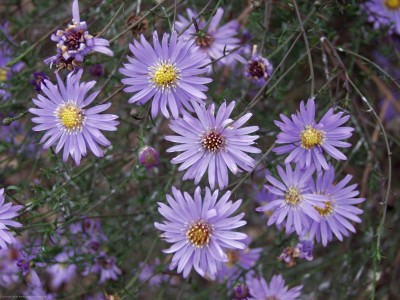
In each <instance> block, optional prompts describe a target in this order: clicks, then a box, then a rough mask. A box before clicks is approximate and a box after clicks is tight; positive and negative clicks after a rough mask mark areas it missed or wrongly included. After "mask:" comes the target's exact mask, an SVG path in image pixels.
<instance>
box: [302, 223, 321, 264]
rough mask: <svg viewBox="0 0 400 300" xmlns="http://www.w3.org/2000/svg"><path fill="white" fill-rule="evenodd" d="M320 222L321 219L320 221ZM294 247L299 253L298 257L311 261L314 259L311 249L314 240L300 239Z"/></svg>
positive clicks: (312, 248)
mask: <svg viewBox="0 0 400 300" xmlns="http://www.w3.org/2000/svg"><path fill="white" fill-rule="evenodd" d="M321 222H322V221H321ZM296 248H297V249H299V251H300V254H299V258H302V259H305V260H308V261H311V260H313V259H314V256H313V250H314V242H313V241H312V240H300V241H299V242H298V243H297V245H296Z"/></svg>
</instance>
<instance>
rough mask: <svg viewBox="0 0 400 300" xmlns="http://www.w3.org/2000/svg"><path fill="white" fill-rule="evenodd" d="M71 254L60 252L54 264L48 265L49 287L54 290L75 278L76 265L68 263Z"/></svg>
mask: <svg viewBox="0 0 400 300" xmlns="http://www.w3.org/2000/svg"><path fill="white" fill-rule="evenodd" d="M70 258H71V253H69V252H61V253H60V254H58V255H57V256H56V257H55V258H54V260H55V261H56V263H54V264H52V265H49V266H48V268H47V272H48V273H49V274H50V276H51V285H52V287H53V288H54V289H58V288H59V287H60V286H61V285H62V284H63V283H68V282H69V281H70V280H72V279H73V278H75V276H76V275H77V274H76V265H75V264H74V263H71V262H70Z"/></svg>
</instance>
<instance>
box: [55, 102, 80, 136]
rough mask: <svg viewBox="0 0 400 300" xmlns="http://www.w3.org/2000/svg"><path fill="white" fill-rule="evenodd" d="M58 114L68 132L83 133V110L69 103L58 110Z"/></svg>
mask: <svg viewBox="0 0 400 300" xmlns="http://www.w3.org/2000/svg"><path fill="white" fill-rule="evenodd" d="M56 114H57V116H58V117H59V118H60V121H61V124H62V125H63V126H64V127H65V129H66V130H67V131H69V132H71V131H82V124H83V122H84V119H85V116H84V115H83V113H82V111H81V109H80V108H79V107H77V106H76V105H75V104H69V103H67V104H65V105H61V106H59V107H58V108H57V110H56Z"/></svg>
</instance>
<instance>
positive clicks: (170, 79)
mask: <svg viewBox="0 0 400 300" xmlns="http://www.w3.org/2000/svg"><path fill="white" fill-rule="evenodd" d="M149 69H150V76H151V78H150V80H151V82H153V83H154V85H155V86H157V87H160V88H161V89H162V90H165V89H167V90H171V89H172V88H174V87H176V82H177V80H178V79H180V75H179V70H178V69H177V68H176V66H174V65H172V64H168V63H164V62H163V63H159V64H158V65H155V66H151V67H150V68H149Z"/></svg>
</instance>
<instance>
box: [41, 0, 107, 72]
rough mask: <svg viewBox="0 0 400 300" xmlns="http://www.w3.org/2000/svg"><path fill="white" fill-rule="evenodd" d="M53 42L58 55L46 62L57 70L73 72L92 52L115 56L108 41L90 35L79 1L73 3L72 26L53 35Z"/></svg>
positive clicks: (75, 0)
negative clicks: (55, 44) (81, 15)
mask: <svg viewBox="0 0 400 300" xmlns="http://www.w3.org/2000/svg"><path fill="white" fill-rule="evenodd" d="M51 40H52V41H54V42H57V55H54V56H52V57H49V58H47V59H45V61H44V62H45V63H46V64H50V67H51V66H52V65H53V64H55V65H56V67H57V69H64V68H68V69H69V70H73V69H75V67H78V66H79V65H80V63H81V62H83V59H84V57H85V56H86V55H87V54H89V53H91V52H100V53H103V54H106V55H109V56H114V53H113V52H112V51H111V50H110V49H109V48H108V47H109V46H110V43H109V42H108V41H107V40H106V39H102V38H96V37H93V36H92V35H90V34H89V32H88V28H87V25H86V22H85V21H82V22H81V19H80V16H79V3H78V0H74V2H73V3H72V25H68V27H67V28H66V29H65V30H57V32H56V33H55V34H52V35H51Z"/></svg>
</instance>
